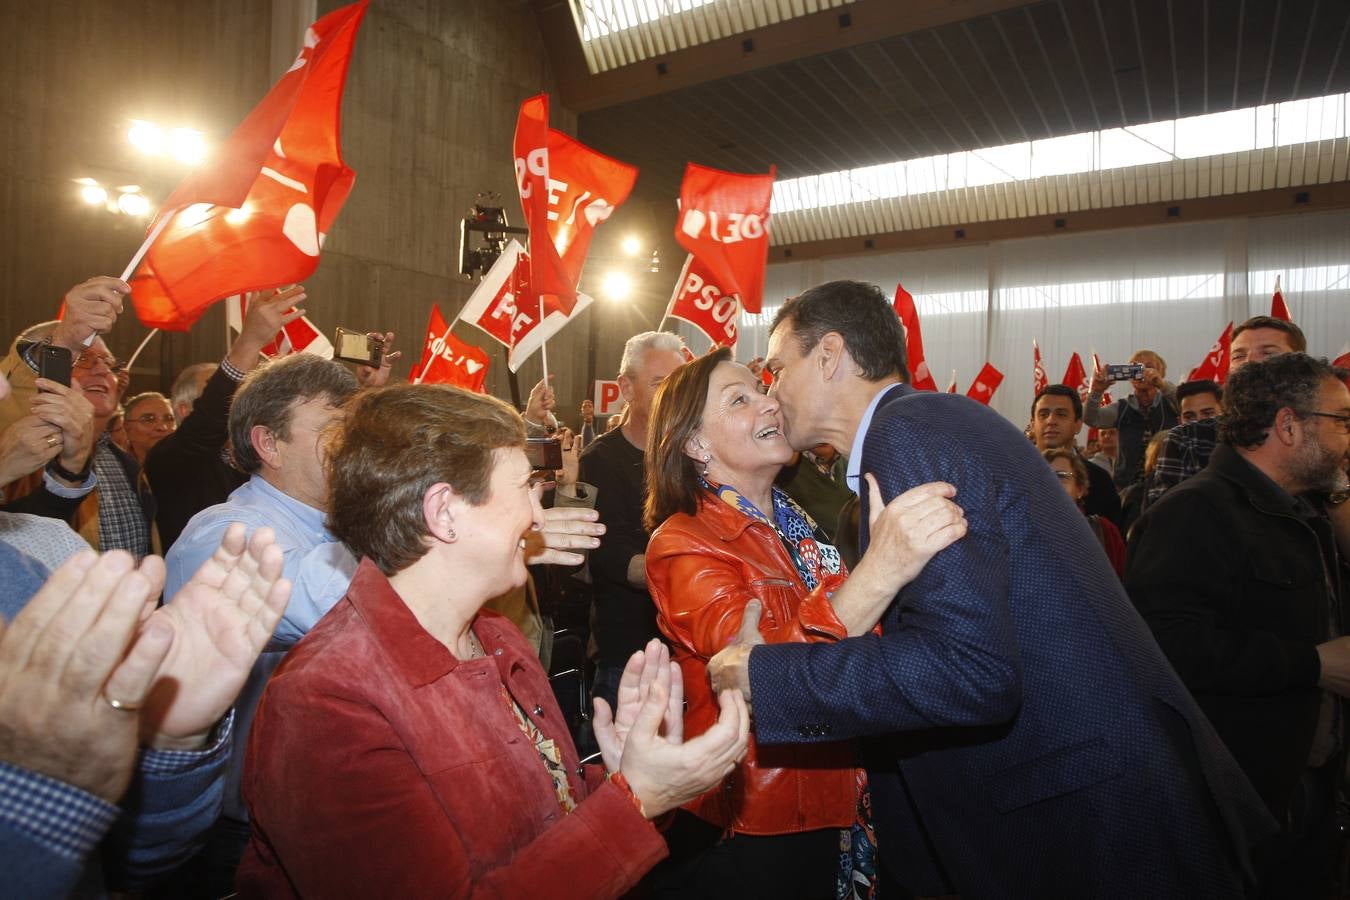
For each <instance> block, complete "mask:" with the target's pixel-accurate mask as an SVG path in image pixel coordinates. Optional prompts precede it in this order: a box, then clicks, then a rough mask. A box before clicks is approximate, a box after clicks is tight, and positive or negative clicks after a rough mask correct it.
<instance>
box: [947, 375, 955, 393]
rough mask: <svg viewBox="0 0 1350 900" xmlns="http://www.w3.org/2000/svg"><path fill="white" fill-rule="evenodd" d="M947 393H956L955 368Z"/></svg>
mask: <svg viewBox="0 0 1350 900" xmlns="http://www.w3.org/2000/svg"><path fill="white" fill-rule="evenodd" d="M947 393H949V394H955V393H956V370H955V369H952V380H951V381H950V382H948V384H947Z"/></svg>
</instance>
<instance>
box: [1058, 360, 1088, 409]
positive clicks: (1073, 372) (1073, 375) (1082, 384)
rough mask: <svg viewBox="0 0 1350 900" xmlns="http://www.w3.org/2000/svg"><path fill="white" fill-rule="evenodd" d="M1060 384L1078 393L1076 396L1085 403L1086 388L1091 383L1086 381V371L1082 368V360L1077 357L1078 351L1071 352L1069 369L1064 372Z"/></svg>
mask: <svg viewBox="0 0 1350 900" xmlns="http://www.w3.org/2000/svg"><path fill="white" fill-rule="evenodd" d="M1060 384H1065V385H1068V386H1069V387H1071V388H1073V389H1074V390H1076V391H1077V392H1078V396H1079V398H1080V399H1081V400H1083V402H1087V395H1088V388H1089V387H1090V386H1091V382H1090V381H1089V380H1088V373H1087V370H1085V369H1084V368H1083V360H1082V358H1081V357H1080V356H1079V355H1078V351H1077V350H1075V351H1074V352H1073V356H1071V357H1069V367H1068V368H1067V369H1065V370H1064V380H1063V381H1061V382H1060Z"/></svg>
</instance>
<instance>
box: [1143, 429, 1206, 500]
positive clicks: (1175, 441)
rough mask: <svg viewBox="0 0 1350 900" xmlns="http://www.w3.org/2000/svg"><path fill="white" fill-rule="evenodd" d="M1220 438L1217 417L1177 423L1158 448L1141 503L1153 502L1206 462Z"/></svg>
mask: <svg viewBox="0 0 1350 900" xmlns="http://www.w3.org/2000/svg"><path fill="white" fill-rule="evenodd" d="M1218 442H1219V420H1218V419H1201V420H1200V421H1198V422H1190V423H1188V424H1186V425H1178V426H1177V427H1176V428H1173V429H1172V430H1171V431H1169V432H1167V437H1165V438H1163V442H1162V445H1161V446H1160V447H1159V448H1158V459H1157V462H1156V463H1155V464H1154V467H1153V474H1152V475H1151V476H1149V481H1148V494H1147V496H1146V498H1145V502H1144V507H1145V508H1146V509H1147V508H1148V506H1149V505H1151V504H1153V503H1155V502H1156V501H1157V500H1158V498H1159V497H1161V496H1162V495H1163V494H1165V493H1167V491H1168V490H1169V489H1170V488H1174V487H1176V486H1177V485H1179V484H1181V483H1182V482H1183V481H1185V480H1186V479H1187V478H1190V477H1191V476H1192V475H1195V474H1197V473H1199V472H1200V471H1202V470H1203V469H1204V468H1205V466H1207V465H1209V457H1210V455H1211V454H1212V453H1213V452H1214V446H1215V445H1216V444H1217V443H1218Z"/></svg>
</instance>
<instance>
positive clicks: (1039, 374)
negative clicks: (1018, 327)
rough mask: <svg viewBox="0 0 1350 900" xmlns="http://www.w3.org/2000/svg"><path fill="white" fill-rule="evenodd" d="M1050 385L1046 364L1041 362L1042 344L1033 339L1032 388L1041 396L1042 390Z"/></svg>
mask: <svg viewBox="0 0 1350 900" xmlns="http://www.w3.org/2000/svg"><path fill="white" fill-rule="evenodd" d="M1049 386H1050V379H1049V378H1047V377H1046V376H1045V366H1044V365H1042V363H1041V345H1040V344H1038V343H1036V341H1035V340H1034V339H1033V340H1032V342H1031V389H1032V392H1033V393H1034V394H1035V395H1036V396H1037V397H1039V396H1040V395H1041V391H1043V390H1045V389H1046V388H1048V387H1049Z"/></svg>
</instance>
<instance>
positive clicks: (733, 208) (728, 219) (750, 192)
mask: <svg viewBox="0 0 1350 900" xmlns="http://www.w3.org/2000/svg"><path fill="white" fill-rule="evenodd" d="M777 171H778V170H777V167H771V168H770V169H769V173H768V174H767V175H737V174H735V173H733V172H723V171H721V170H720V169H710V168H708V167H707V166H700V165H698V164H697V163H689V164H688V165H687V166H686V167H685V170H684V182H683V183H682V184H681V185H680V214H679V217H678V218H677V219H676V220H675V239H676V240H677V241H679V242H680V246H681V247H683V248H684V249H685V250H688V251H689V252H690V253H692V254H693V255H694V256H696V257H698V259H699V261H700V262H701V263H703V265H705V266H707V268H708V271H709V272H710V273H712V276H713V281H714V282H716V284H717V285H718V286H719V287H721V288H722V290H723V292H724V293H728V294H735V295H737V296H738V297H740V298H741V308H742V309H744V310H745V311H746V312H749V313H758V312H760V311H761V309H762V307H763V299H764V267H765V265H766V264H767V263H768V260H769V201H770V199H772V197H773V179H774V175H775V173H776V172H777Z"/></svg>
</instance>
